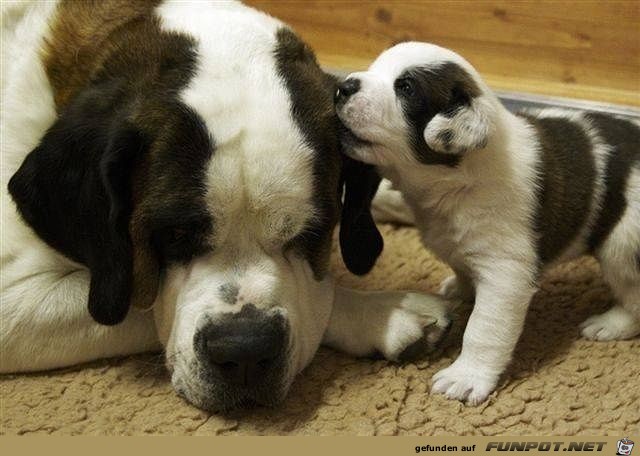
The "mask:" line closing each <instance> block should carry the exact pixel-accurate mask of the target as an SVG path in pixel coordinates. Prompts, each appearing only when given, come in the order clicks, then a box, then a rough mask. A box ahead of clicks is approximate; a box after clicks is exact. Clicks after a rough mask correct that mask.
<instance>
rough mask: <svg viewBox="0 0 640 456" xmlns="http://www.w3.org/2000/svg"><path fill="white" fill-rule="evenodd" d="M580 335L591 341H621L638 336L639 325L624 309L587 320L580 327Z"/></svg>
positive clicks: (612, 309)
mask: <svg viewBox="0 0 640 456" xmlns="http://www.w3.org/2000/svg"><path fill="white" fill-rule="evenodd" d="M580 328H581V329H582V335H583V336H584V337H586V338H587V339H591V340H622V339H630V338H632V337H634V336H637V335H638V334H640V324H639V323H638V322H637V320H636V319H635V317H634V316H633V315H631V313H630V312H629V311H628V310H626V309H625V308H624V307H621V306H615V307H612V308H611V309H609V310H608V311H607V312H605V313H603V314H600V315H594V316H593V317H590V318H587V319H586V320H585V321H584V322H583V323H582V324H581V325H580Z"/></svg>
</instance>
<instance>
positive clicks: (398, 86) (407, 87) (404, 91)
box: [394, 78, 415, 97]
mask: <svg viewBox="0 0 640 456" xmlns="http://www.w3.org/2000/svg"><path fill="white" fill-rule="evenodd" d="M394 88H395V91H396V93H397V94H398V95H401V96H403V97H411V96H413V95H415V88H414V83H413V81H412V80H411V78H400V79H396V82H395V83H394Z"/></svg>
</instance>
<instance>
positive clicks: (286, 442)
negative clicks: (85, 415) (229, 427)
mask: <svg viewBox="0 0 640 456" xmlns="http://www.w3.org/2000/svg"><path fill="white" fill-rule="evenodd" d="M622 437H627V436H622V435H621V436H615V437H604V436H577V437H211V438H208V437H192V438H189V437H169V438H164V437H161V438H149V437H147V438H144V437H131V438H117V437H3V438H2V439H0V452H1V453H2V454H5V455H38V454H44V455H47V456H49V455H51V454H64V455H65V456H69V455H75V454H82V455H91V456H100V455H108V456H114V455H117V456H121V455H126V454H135V455H137V456H141V455H153V456H156V455H164V454H168V455H171V456H176V455H178V456H182V455H187V454H188V455H192V454H198V455H199V454H203V455H208V456H209V455H210V456H218V455H245V454H247V455H272V454H274V455H279V456H281V455H289V454H292V455H305V456H306V455H310V456H313V455H330V456H334V455H336V456H337V455H351V454H353V455H358V456H360V455H367V456H377V455H384V456H387V455H393V456H401V455H415V454H420V455H427V454H438V455H442V454H506V453H510V454H520V453H522V454H527V455H533V454H546V455H549V454H557V453H563V454H564V455H569V454H600V455H608V456H614V455H615V454H616V449H617V441H618V440H619V439H620V438H622ZM628 437H629V438H630V439H631V440H633V441H635V442H638V436H633V435H629V436H628ZM572 442H574V443H572ZM437 447H440V448H437ZM443 447H444V448H443ZM454 447H455V449H454ZM518 447H519V448H522V449H523V450H520V451H516V450H515V449H517V448H518ZM487 448H490V450H489V451H487ZM506 448H511V450H505V449H506ZM500 450H501V451H500ZM639 454H640V445H636V448H634V451H633V452H632V453H631V456H638V455H639Z"/></svg>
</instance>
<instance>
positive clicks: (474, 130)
mask: <svg viewBox="0 0 640 456" xmlns="http://www.w3.org/2000/svg"><path fill="white" fill-rule="evenodd" d="M335 98H336V99H335V101H336V106H337V112H338V116H339V117H340V119H341V120H342V123H343V124H344V126H345V127H346V130H345V132H344V135H343V143H344V145H345V146H346V147H345V149H346V152H347V153H348V154H349V155H350V156H352V157H353V158H355V159H357V160H361V161H364V162H366V163H370V164H374V165H380V166H392V165H399V164H409V165H412V164H415V163H416V162H419V163H422V164H428V165H438V164H439V165H448V166H455V165H456V164H457V163H458V161H459V160H460V159H461V157H462V156H463V155H464V154H465V153H466V152H468V151H471V150H475V149H482V148H484V147H486V146H487V144H488V142H489V140H490V137H491V134H492V130H493V123H494V117H495V107H494V106H495V103H496V101H495V97H494V96H493V95H492V93H491V92H490V91H489V89H488V88H487V87H486V86H485V84H484V83H483V82H482V80H481V78H480V76H479V75H478V73H477V72H476V71H475V70H474V69H473V67H472V66H471V65H470V64H469V63H468V62H467V61H466V60H464V59H463V58H462V57H461V56H459V55H458V54H456V53H455V52H453V51H450V50H448V49H444V48H441V47H439V46H435V45H432V44H426V43H416V42H409V43H401V44H398V45H396V46H394V47H392V48H391V49H389V50H387V51H385V52H384V53H382V54H381V55H380V56H379V57H378V58H377V59H376V60H375V62H373V64H372V65H371V67H370V68H369V69H368V70H367V71H364V72H359V73H353V74H351V75H349V76H348V77H347V79H346V80H345V81H343V82H342V84H341V85H340V87H339V89H338V91H337V92H336V97H335Z"/></svg>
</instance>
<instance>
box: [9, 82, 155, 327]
mask: <svg viewBox="0 0 640 456" xmlns="http://www.w3.org/2000/svg"><path fill="white" fill-rule="evenodd" d="M97 97H100V98H99V99H97ZM109 99H110V98H109V95H108V94H106V93H104V92H103V91H102V90H95V91H92V92H89V93H87V94H84V95H82V96H79V97H78V98H77V99H76V100H75V101H74V102H72V103H71V104H70V105H69V106H68V107H67V108H66V109H65V111H64V112H63V113H61V115H60V116H59V118H58V120H57V122H56V123H55V124H54V125H53V126H52V127H51V128H50V129H49V131H48V132H47V133H46V134H45V136H44V137H43V138H42V140H41V142H40V144H39V145H38V147H36V148H35V149H34V150H33V151H31V152H30V153H29V155H28V156H27V157H26V159H25V160H24V162H23V163H22V165H21V167H20V168H19V169H18V171H17V172H16V173H15V174H14V175H13V177H12V178H11V180H10V182H9V192H10V193H11V196H12V197H13V199H14V201H15V203H16V205H17V207H18V210H19V212H20V213H21V215H22V217H23V218H24V220H25V221H26V222H27V223H28V224H29V225H30V226H31V228H33V230H34V231H35V232H36V233H37V234H38V235H39V236H40V237H41V238H42V239H43V240H44V241H45V242H47V243H48V244H49V245H50V246H52V247H54V248H55V249H57V250H58V251H60V252H61V253H63V254H64V255H65V256H67V257H69V258H71V259H72V260H74V261H76V262H78V263H82V264H84V265H86V266H87V267H88V269H89V271H90V273H91V283H90V288H89V297H88V308H89V312H90V314H91V315H92V317H93V318H94V319H95V320H96V321H97V322H99V323H102V324H106V325H113V324H117V323H119V322H121V321H122V320H123V319H124V318H125V316H126V314H127V312H128V309H129V305H130V303H131V301H132V297H133V298H135V300H137V301H141V302H138V303H137V304H138V305H140V306H148V305H149V303H151V302H153V300H154V299H155V295H156V290H157V284H158V276H159V268H158V263H157V261H156V260H155V258H154V257H153V255H152V254H151V253H149V251H148V250H149V246H146V245H133V244H132V241H131V237H130V234H129V225H130V218H131V213H132V210H133V195H132V189H131V180H132V171H133V169H134V168H135V167H136V166H137V163H138V162H140V160H141V158H142V155H143V153H144V151H145V150H146V146H147V143H146V140H145V138H144V137H143V135H142V134H141V133H140V132H139V131H137V130H136V128H135V127H133V126H132V125H130V124H129V123H128V122H126V121H123V120H122V119H123V118H124V117H125V113H124V112H122V107H121V106H117V105H113V104H112V103H111V102H110V101H109ZM140 251H142V252H145V253H142V254H141V253H139V252H140ZM134 258H136V260H134ZM140 291H143V292H142V293H141V292H140Z"/></svg>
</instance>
